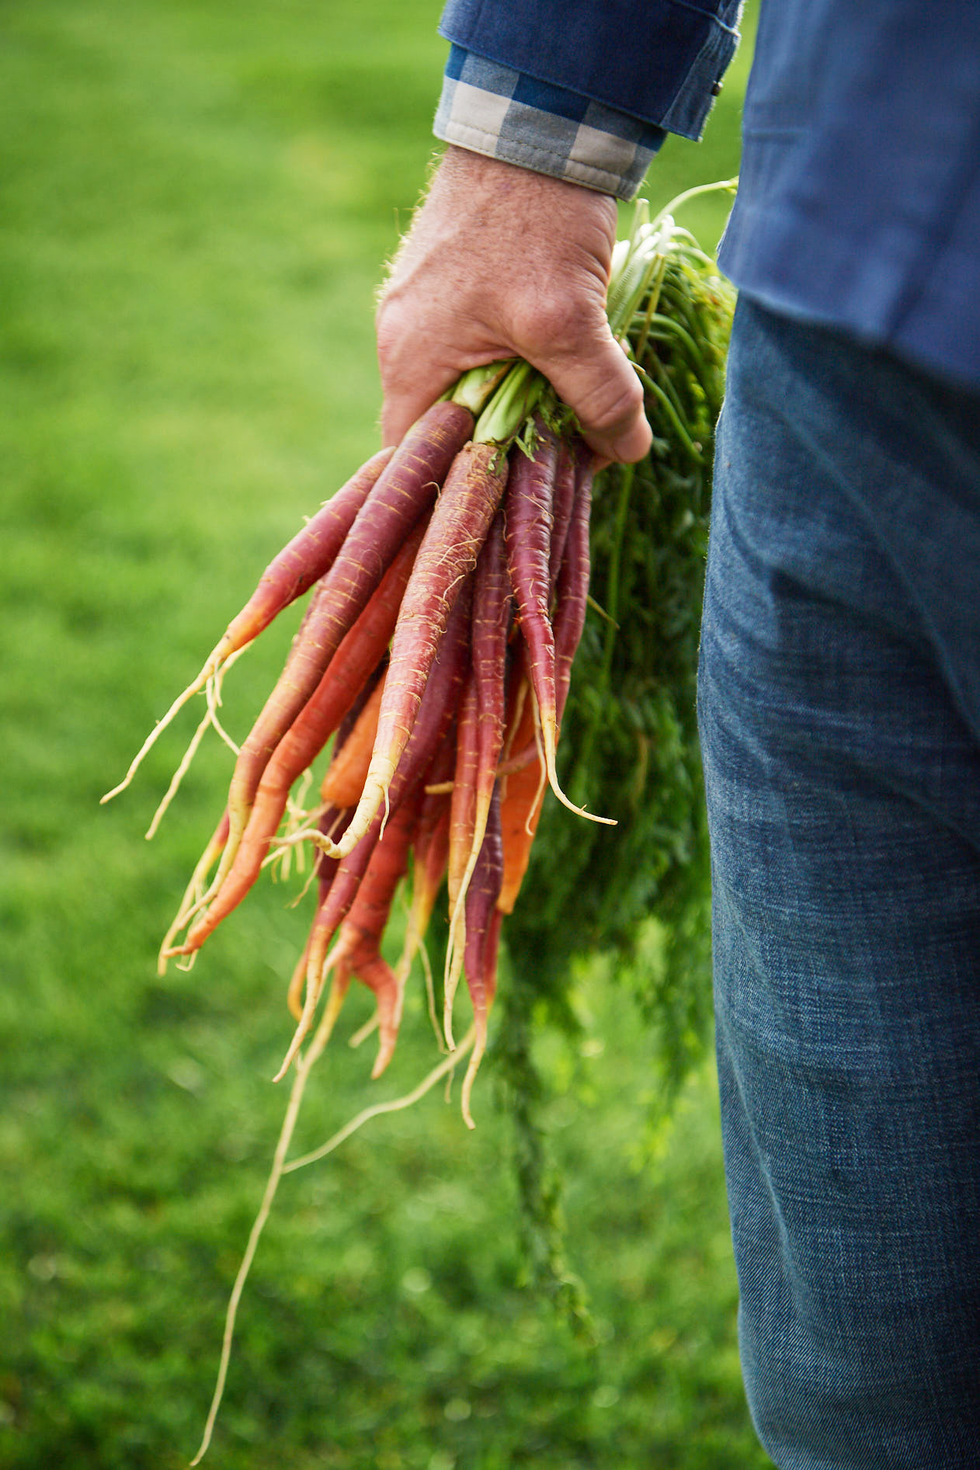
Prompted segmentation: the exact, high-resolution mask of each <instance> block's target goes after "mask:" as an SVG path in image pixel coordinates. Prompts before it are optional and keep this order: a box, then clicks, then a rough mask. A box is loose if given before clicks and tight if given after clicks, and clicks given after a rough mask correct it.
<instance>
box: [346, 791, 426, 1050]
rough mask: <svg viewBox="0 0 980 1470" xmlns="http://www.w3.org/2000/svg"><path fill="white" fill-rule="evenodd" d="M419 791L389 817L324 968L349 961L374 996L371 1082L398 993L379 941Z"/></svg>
mask: <svg viewBox="0 0 980 1470" xmlns="http://www.w3.org/2000/svg"><path fill="white" fill-rule="evenodd" d="M421 797H422V791H421V787H420V786H417V787H416V789H415V791H414V792H413V794H412V795H411V796H408V797H406V799H405V800H404V801H403V802H402V803H401V805H400V806H399V807H398V809H397V811H395V812H394V813H393V814H392V817H391V820H390V822H389V823H388V825H387V827H386V828H385V831H384V836H383V837H381V838H380V839H379V840H378V842H377V844H376V845H375V848H374V851H373V852H372V854H371V858H370V861H369V863H368V865H367V868H366V869H365V872H364V877H363V878H362V879H361V882H360V885H359V887H358V890H357V896H356V898H355V899H354V902H353V903H352V904H351V907H350V911H349V913H348V914H347V917H346V918H345V919H344V921H343V923H342V924H341V926H340V930H339V932H338V935H337V943H336V945H335V946H334V949H333V952H332V954H331V955H330V957H329V958H328V960H327V968H328V969H329V968H330V967H331V966H335V965H337V964H341V963H343V962H344V961H349V963H350V967H351V970H352V971H353V973H354V975H355V976H356V977H357V978H358V979H359V980H361V981H363V983H364V984H365V985H367V986H369V987H370V988H371V989H372V990H373V991H374V993H375V996H376V998H377V1002H378V1022H379V1028H380V1033H381V1036H380V1045H379V1047H378V1056H377V1060H376V1061H375V1064H374V1070H373V1071H372V1073H371V1076H372V1077H378V1076H380V1075H381V1073H382V1072H383V1071H384V1069H385V1067H386V1066H387V1065H388V1062H389V1061H390V1060H391V1055H392V1052H393V1051H394V1049H395V1041H396V1038H397V1036H398V1025H399V1022H400V1020H401V990H400V987H399V984H398V981H397V979H396V977H395V974H394V971H393V970H392V969H391V968H390V967H389V966H388V964H387V963H386V961H385V960H384V959H383V958H382V956H381V951H380V944H381V935H382V933H383V932H384V928H385V925H386V924H387V922H388V916H389V914H390V913H391V905H392V903H393V901H394V897H395V891H396V889H397V887H398V884H399V883H400V882H401V880H402V878H403V877H404V874H405V870H406V868H407V867H408V853H409V848H410V846H411V841H412V836H413V834H414V831H415V827H416V824H417V822H418V817H419V808H420V805H421Z"/></svg>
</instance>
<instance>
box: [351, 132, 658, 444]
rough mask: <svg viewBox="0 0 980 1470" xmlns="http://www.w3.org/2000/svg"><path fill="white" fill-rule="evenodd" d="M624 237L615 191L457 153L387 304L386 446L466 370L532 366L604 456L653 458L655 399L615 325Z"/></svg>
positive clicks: (398, 265) (382, 333)
mask: <svg viewBox="0 0 980 1470" xmlns="http://www.w3.org/2000/svg"><path fill="white" fill-rule="evenodd" d="M615 238H616V206H615V202H614V201H613V200H612V199H611V198H609V197H608V196H607V195H605V194H597V193H593V192H592V191H591V190H590V189H583V188H581V187H580V186H579V185H578V184H568V183H565V182H564V181H562V180H561V179H553V178H550V177H548V176H546V175H544V174H536V173H531V172H529V171H528V170H526V169H522V168H517V167H516V166H515V165H514V164H510V163H501V162H500V161H499V160H497V159H494V158H484V157H483V156H482V155H481V154H477V153H469V152H466V151H465V150H463V149H460V148H449V149H448V151H447V153H446V155H445V157H444V159H443V161H442V163H441V164H440V166H439V169H438V170H437V172H436V174H435V177H434V178H433V181H432V186H431V188H430V190H429V193H428V196H427V198H426V200H425V202H424V204H423V205H422V207H421V208H420V210H419V211H418V213H417V215H416V217H415V220H414V222H413V224H412V228H411V230H410V231H409V234H408V236H407V238H406V239H405V241H404V242H403V244H402V247H401V250H400V251H399V253H398V256H397V258H396V260H395V262H394V266H393V268H392V272H391V277H390V279H389V281H388V283H387V285H386V286H385V288H384V291H383V293H382V296H381V301H380V305H379V308H378V317H377V331H378V359H379V362H380V366H381V383H382V387H383V389H384V410H383V415H382V433H383V436H384V441H385V443H386V444H392V443H396V442H397V441H398V440H399V439H400V438H401V437H402V435H403V434H404V433H405V431H406V429H408V428H409V426H410V425H411V424H412V423H414V422H415V420H416V419H417V418H418V417H419V416H420V415H421V414H422V413H423V412H424V410H425V409H426V408H427V407H428V406H429V404H430V403H432V402H433V401H434V400H435V399H436V398H438V397H439V396H440V394H442V393H444V392H445V390H446V389H447V388H448V387H450V385H451V384H452V383H454V382H455V380H456V379H457V378H458V377H459V375H460V374H461V373H462V372H464V371H465V370H466V369H468V368H471V367H478V366H479V365H480V364H482V363H487V362H493V361H494V360H496V359H500V358H505V357H514V356H518V357H524V358H526V359H527V360H528V362H530V363H531V364H532V365H533V366H534V367H536V368H538V369H539V371H540V372H542V373H544V375H545V376H546V377H547V378H548V379H550V381H551V382H552V383H553V385H554V387H555V389H556V391H557V393H558V394H559V396H560V397H561V398H562V399H564V401H565V402H566V403H568V404H569V405H570V406H571V407H572V408H573V409H574V410H575V413H576V414H577V415H578V419H579V422H580V424H581V426H582V430H583V433H584V434H585V437H586V439H587V441H588V443H589V444H590V445H591V446H592V448H593V449H594V450H595V451H596V453H597V455H599V456H600V458H602V459H604V460H622V461H624V462H629V461H632V460H636V459H640V458H642V456H643V455H644V454H645V453H646V451H647V449H648V448H649V446H650V429H649V427H648V425H647V422H646V419H645V418H644V417H643V392H642V389H641V387H640V384H639V382H638V381H637V378H636V375H635V373H634V372H633V369H632V368H631V367H630V365H629V362H628V361H627V359H626V356H625V354H624V353H623V351H622V349H621V348H620V347H619V345H618V344H617V343H616V341H615V340H614V338H613V336H612V333H611V332H610V330H609V326H608V323H607V321H606V310H605V302H606V287H607V284H608V280H609V269H610V261H611V256H612V248H613V244H614V242H615Z"/></svg>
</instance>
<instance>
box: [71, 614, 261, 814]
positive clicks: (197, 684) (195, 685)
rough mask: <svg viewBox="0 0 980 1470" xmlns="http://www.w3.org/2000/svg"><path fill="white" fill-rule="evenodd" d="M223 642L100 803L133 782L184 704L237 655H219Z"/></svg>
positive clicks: (252, 640)
mask: <svg viewBox="0 0 980 1470" xmlns="http://www.w3.org/2000/svg"><path fill="white" fill-rule="evenodd" d="M223 642H224V639H222V640H221V643H217V644H215V646H214V648H213V649H212V651H211V652H210V653H209V654H208V656H207V658H206V659H205V661H204V664H203V666H202V668H201V671H200V673H199V674H198V675H197V677H196V678H195V679H192V680H191V682H190V683H189V684H188V686H187V688H186V689H183V690H181V692H180V694H178V695H177V698H176V699H175V700H174V702H173V704H172V705H171V706H170V708H169V709H168V710H167V713H166V714H165V715H164V716H163V717H162V719H159V720H157V722H156V724H155V725H154V726H153V729H152V730H151V731H150V733H149V735H147V737H146V739H145V740H144V741H143V744H142V745H141V746H140V748H139V750H138V751H137V752H136V754H135V755H134V757H133V759H132V761H131V762H130V765H129V769H128V771H127V772H126V774H125V776H124V777H123V778H122V780H121V781H120V782H119V784H118V785H117V786H113V788H112V790H111V791H107V792H106V793H105V795H104V796H103V797H101V798H100V802H99V804H100V805H101V806H105V804H106V802H107V801H112V799H113V797H114V796H118V795H119V793H120V792H121V791H125V790H126V788H127V786H129V785H131V784H132V781H133V777H134V776H135V775H136V772H137V771H138V770H139V768H140V766H141V765H142V764H143V762H144V760H145V759H146V757H147V755H149V753H150V751H151V750H152V749H153V747H154V745H156V743H157V741H158V740H159V738H160V736H161V735H162V734H163V732H164V730H166V729H167V728H168V726H170V725H172V724H173V722H174V720H175V719H176V718H177V716H178V715H179V714H180V712H181V710H182V709H183V708H184V705H185V704H188V703H189V702H190V701H191V700H192V699H193V697H194V695H195V694H199V693H200V691H201V690H202V689H203V688H204V686H205V685H206V684H207V682H208V680H209V679H211V678H212V677H213V676H214V675H215V674H216V673H217V672H218V670H219V669H220V668H221V665H222V663H223V662H224V663H230V661H231V658H232V657H235V656H236V655H229V657H228V658H227V659H224V660H223V659H222V658H221V657H220V656H219V651H220V649H221V646H222V643H223ZM249 642H254V639H250V640H249ZM248 646H249V644H248V643H246V644H243V645H242V647H241V648H240V649H237V650H236V654H238V653H244V652H245V649H246V648H248Z"/></svg>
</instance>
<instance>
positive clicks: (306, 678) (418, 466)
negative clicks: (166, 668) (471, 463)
mask: <svg viewBox="0 0 980 1470" xmlns="http://www.w3.org/2000/svg"><path fill="white" fill-rule="evenodd" d="M472 425H473V418H472V415H471V414H470V412H469V410H468V409H465V408H463V407H461V405H459V404H456V403H450V402H443V403H437V404H434V405H433V407H432V408H430V409H429V410H428V411H427V412H426V413H425V414H423V416H422V418H421V419H420V420H419V421H418V423H417V424H416V425H415V426H414V427H413V428H412V429H410V430H409V431H408V433H407V434H406V436H405V438H404V439H403V440H402V442H401V444H400V445H399V446H398V448H397V450H396V451H395V453H394V455H393V456H392V458H391V461H390V462H389V464H388V466H387V468H386V469H385V470H384V472H383V473H382V475H381V476H380V478H379V480H378V482H377V484H376V485H375V487H374V490H373V492H372V494H371V495H370V496H369V497H368V499H367V500H366V501H365V503H364V505H363V506H362V508H361V510H360V512H359V513H358V516H357V518H356V520H355V521H354V524H353V526H352V527H351V530H350V533H349V534H348V536H347V539H346V541H345V542H344V545H343V548H342V550H341V552H340V554H339V555H338V556H337V558H336V560H335V561H334V563H333V566H332V567H331V568H330V571H329V572H328V573H327V575H326V577H325V578H324V579H323V581H322V582H321V585H320V588H319V590H318V594H317V600H316V607H315V609H314V615H313V616H312V617H311V619H310V621H309V624H308V626H307V630H306V633H305V635H304V637H303V639H302V640H300V641H297V642H296V643H295V644H294V645H293V648H292V650H291V652H290V654H289V657H288V659H287V661H286V667H285V669H284V670H283V672H282V675H281V676H280V678H279V681H278V683H277V684H276V687H275V689H274V690H273V691H272V694H271V695H270V696H269V698H268V700H267V701H266V704H265V707H264V709H263V710H262V712H261V713H260V715H259V717H258V719H257V720H256V722H255V724H254V725H253V727H252V729H251V731H250V732H249V734H248V736H247V738H246V740H245V742H244V744H243V746H242V750H241V754H240V756H239V758H238V761H237V763H236V765H235V771H234V774H233V776H232V780H231V787H230V790H229V794H228V810H229V813H230V817H231V833H230V836H229V843H230V844H231V843H234V844H237V841H238V838H239V836H240V834H241V832H242V831H243V830H244V827H245V823H246V821H247V819H248V812H249V809H250V807H251V805H252V802H253V800H254V798H255V793H256V790H257V789H258V784H259V781H260V779H261V776H262V772H263V771H264V769H265V767H266V765H267V763H268V761H269V758H270V756H271V755H272V752H273V751H274V749H275V747H276V746H277V745H278V743H279V741H280V739H281V738H282V736H283V735H284V734H285V732H286V731H287V730H288V729H289V727H290V725H291V724H292V722H293V720H294V719H295V718H296V716H297V715H298V714H299V712H300V710H301V709H302V708H303V706H304V704H305V703H306V701H307V700H308V699H309V697H310V696H311V694H312V693H313V691H314V690H315V689H316V687H317V684H318V682H319V680H320V679H321V677H322V675H323V673H324V670H325V669H326V667H327V665H328V664H329V662H330V659H331V658H332V656H333V654H334V653H335V652H336V650H337V648H338V646H339V645H340V643H341V641H342V640H343V638H344V637H345V635H346V634H347V632H348V631H349V629H350V626H351V624H352V622H353V620H354V619H355V618H356V617H357V615H358V614H359V613H360V612H361V610H362V608H363V607H364V606H365V604H366V603H367V602H368V599H369V598H370V596H371V594H372V592H373V591H374V589H375V587H376V586H377V584H378V582H379V581H380V580H381V578H382V576H383V574H384V572H385V570H386V569H387V567H388V565H389V564H390V562H391V561H392V559H393V558H394V557H395V555H396V554H397V552H398V551H399V549H400V548H401V546H402V545H403V543H404V541H405V540H406V538H407V536H408V535H409V533H410V532H411V531H412V530H413V528H414V527H415V525H416V524H417V523H418V521H419V520H420V519H421V517H422V516H423V515H424V513H425V512H426V511H427V510H428V508H429V506H430V505H431V503H432V501H433V499H434V498H435V495H436V491H437V490H438V487H439V484H440V483H441V481H442V480H443V478H444V477H445V475H446V473H447V471H448V469H449V467H450V465H451V464H452V462H453V458H454V456H455V455H456V452H457V450H458V449H459V448H460V446H461V444H462V443H463V442H464V441H465V440H466V438H467V436H468V435H469V433H470V432H471V430H472ZM423 544H424V543H423ZM350 846H353V843H351V844H349V846H348V847H347V848H345V851H350Z"/></svg>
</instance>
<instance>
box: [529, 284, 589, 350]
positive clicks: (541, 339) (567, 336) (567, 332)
mask: <svg viewBox="0 0 980 1470" xmlns="http://www.w3.org/2000/svg"><path fill="white" fill-rule="evenodd" d="M586 320H587V312H586V310H585V309H583V308H582V307H581V306H580V305H579V304H578V303H577V302H575V301H573V300H572V299H571V298H570V297H567V296H547V295H535V296H533V297H531V298H530V299H529V300H527V301H525V302H524V303H523V306H522V310H521V313H520V317H519V321H518V330H517V333H516V335H517V336H518V337H519V338H520V339H522V340H523V341H525V342H526V343H527V344H529V345H531V346H532V347H534V348H535V349H537V351H539V352H540V351H541V350H542V349H544V350H546V351H547V352H549V353H553V354H558V355H561V356H565V355H568V354H570V353H573V352H574V351H575V349H576V346H577V344H578V343H579V342H580V341H581V339H582V337H583V336H584V335H585V322H586Z"/></svg>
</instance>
